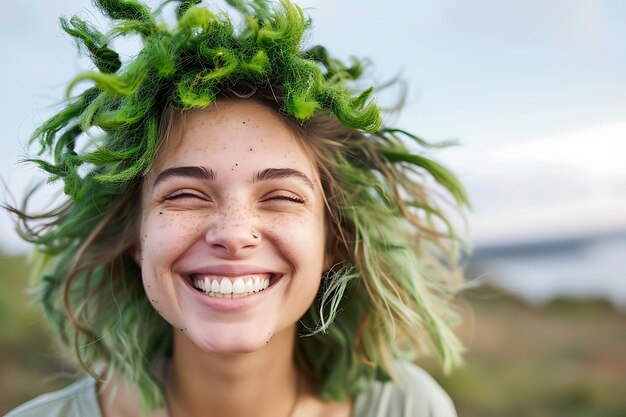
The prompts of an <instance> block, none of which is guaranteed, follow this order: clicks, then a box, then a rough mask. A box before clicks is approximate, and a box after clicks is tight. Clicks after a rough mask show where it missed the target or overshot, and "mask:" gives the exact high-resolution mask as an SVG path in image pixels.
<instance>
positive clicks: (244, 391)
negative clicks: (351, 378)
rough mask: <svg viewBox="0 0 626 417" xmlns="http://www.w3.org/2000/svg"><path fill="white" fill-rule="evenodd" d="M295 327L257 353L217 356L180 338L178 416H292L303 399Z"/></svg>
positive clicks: (171, 392) (173, 399)
mask: <svg viewBox="0 0 626 417" xmlns="http://www.w3.org/2000/svg"><path fill="white" fill-rule="evenodd" d="M294 337H295V326H294V327H293V328H291V329H287V330H285V331H283V332H281V333H280V334H276V335H275V336H274V337H273V338H272V339H271V340H270V342H269V343H268V344H267V345H266V346H265V347H264V348H262V349H260V350H258V351H255V352H252V353H242V354H229V355H213V354H207V353H205V352H203V351H201V350H199V349H198V348H197V346H196V345H195V344H194V343H193V342H192V341H190V340H189V339H188V338H187V337H186V336H185V335H184V334H182V333H180V332H175V333H174V354H173V358H172V363H171V368H170V372H169V376H168V381H167V385H168V401H169V405H170V409H171V412H172V414H173V416H172V417H175V416H200V415H202V416H224V415H228V416H232V417H246V416H255V417H265V416H272V417H281V416H285V417H287V416H288V414H289V413H290V411H291V409H292V408H293V405H294V402H295V401H296V399H297V385H298V384H297V379H298V376H297V371H296V367H295V364H294V359H293V353H294Z"/></svg>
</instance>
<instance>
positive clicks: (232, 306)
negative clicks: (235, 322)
mask: <svg viewBox="0 0 626 417" xmlns="http://www.w3.org/2000/svg"><path fill="white" fill-rule="evenodd" d="M282 278H283V277H282V276H280V277H277V278H272V279H271V280H270V286H269V287H267V288H266V289H264V290H262V291H259V292H256V293H254V294H250V295H246V296H244V297H238V298H224V297H211V296H209V295H208V294H206V293H203V292H201V291H198V290H197V289H196V288H194V287H193V286H192V285H191V283H190V282H189V280H187V279H183V280H182V281H183V282H184V283H185V287H186V288H187V290H188V291H189V292H191V293H192V295H193V297H194V299H196V300H197V301H198V302H199V303H201V304H202V305H203V306H204V307H207V308H208V309H210V310H213V311H217V312H220V313H222V312H223V313H235V312H238V311H244V310H248V309H250V308H253V307H254V306H256V305H257V304H259V303H261V302H263V299H265V298H266V297H267V296H269V295H270V294H271V293H272V292H273V291H274V290H275V288H276V287H278V286H280V285H281V282H282V281H283V279H282Z"/></svg>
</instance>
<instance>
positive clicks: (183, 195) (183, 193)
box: [163, 190, 208, 201]
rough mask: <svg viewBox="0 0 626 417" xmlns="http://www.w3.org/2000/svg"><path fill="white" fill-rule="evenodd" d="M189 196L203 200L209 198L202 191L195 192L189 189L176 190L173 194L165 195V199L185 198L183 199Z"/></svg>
mask: <svg viewBox="0 0 626 417" xmlns="http://www.w3.org/2000/svg"><path fill="white" fill-rule="evenodd" d="M187 198H194V199H195V198H198V199H201V200H208V198H207V197H206V196H205V195H203V194H200V193H195V192H192V191H188V190H181V191H176V192H174V193H172V194H168V195H166V196H165V197H163V200H164V201H174V200H183V199H187Z"/></svg>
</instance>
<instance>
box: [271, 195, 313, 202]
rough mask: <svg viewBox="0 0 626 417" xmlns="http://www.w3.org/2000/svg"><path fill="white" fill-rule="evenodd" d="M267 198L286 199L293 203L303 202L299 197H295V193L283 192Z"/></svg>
mask: <svg viewBox="0 0 626 417" xmlns="http://www.w3.org/2000/svg"><path fill="white" fill-rule="evenodd" d="M268 200H287V201H293V202H294V203H300V204H302V203H304V199H302V198H300V197H296V196H295V195H285V194H280V195H276V196H272V197H270V198H268Z"/></svg>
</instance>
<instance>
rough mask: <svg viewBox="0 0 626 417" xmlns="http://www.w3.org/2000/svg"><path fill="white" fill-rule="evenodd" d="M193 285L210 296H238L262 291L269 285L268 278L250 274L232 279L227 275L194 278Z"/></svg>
mask: <svg viewBox="0 0 626 417" xmlns="http://www.w3.org/2000/svg"><path fill="white" fill-rule="evenodd" d="M192 282H193V286H194V287H196V288H197V289H199V290H202V291H203V292H204V293H206V294H208V295H209V296H211V297H225V298H239V297H243V296H245V295H250V294H253V293H256V292H259V291H263V290H264V289H266V288H267V287H269V285H270V279H269V278H261V277H259V276H254V275H251V276H249V277H237V278H235V279H234V281H231V279H229V278H227V277H214V278H211V277H204V278H194V279H193V281H192Z"/></svg>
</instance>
